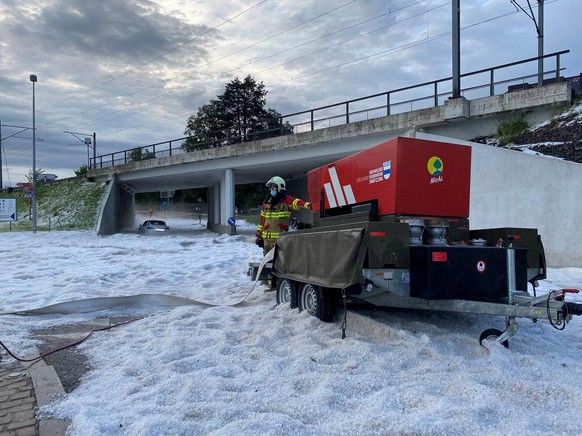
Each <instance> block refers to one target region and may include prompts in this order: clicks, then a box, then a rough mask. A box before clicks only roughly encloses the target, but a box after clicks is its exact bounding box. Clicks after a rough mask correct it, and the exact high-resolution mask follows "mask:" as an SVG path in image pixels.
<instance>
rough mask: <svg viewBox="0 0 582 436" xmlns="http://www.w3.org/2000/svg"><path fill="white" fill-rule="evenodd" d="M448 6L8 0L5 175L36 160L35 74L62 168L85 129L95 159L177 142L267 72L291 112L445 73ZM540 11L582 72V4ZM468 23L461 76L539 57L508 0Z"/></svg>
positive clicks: (45, 163)
mask: <svg viewBox="0 0 582 436" xmlns="http://www.w3.org/2000/svg"><path fill="white" fill-rule="evenodd" d="M517 3H518V4H519V5H521V6H522V7H524V8H525V9H526V10H528V12H529V8H528V1H527V0H518V1H517ZM530 3H531V4H532V6H533V7H534V9H533V12H534V16H535V17H537V1H536V0H530ZM451 9H452V8H451V2H450V0H421V1H417V0H327V1H325V2H321V1H314V0H293V1H291V0H279V1H277V0H252V1H250V0H245V1H243V0H212V1H211V0H198V1H187V0H121V1H120V0H100V1H98V2H97V1H86V0H37V1H32V2H22V1H19V0H0V89H1V92H2V94H1V100H0V101H1V103H0V122H1V123H2V132H1V135H2V138H3V139H4V141H3V142H2V148H3V150H2V177H3V185H4V186H7V185H15V184H16V183H17V182H22V181H25V174H26V173H27V172H28V171H30V169H31V168H32V132H31V130H30V127H32V83H31V82H30V80H29V76H30V74H35V75H37V77H38V82H37V83H36V85H35V102H36V127H37V134H36V138H37V143H36V165H37V167H40V168H42V169H43V170H44V171H45V173H54V174H56V175H58V176H59V177H60V178H63V177H68V176H72V175H73V174H74V173H73V170H74V169H77V168H79V167H80V166H81V165H84V164H86V163H87V154H88V150H87V147H86V145H85V144H84V143H83V139H84V138H85V136H88V135H87V134H92V133H93V132H95V133H96V137H97V154H98V155H101V154H106V153H111V152H114V151H121V150H126V149H131V148H133V147H136V146H140V145H147V144H152V143H156V142H162V141H167V140H171V139H177V138H181V137H183V136H184V135H183V131H184V128H185V125H186V120H187V118H188V116H189V115H191V114H193V113H196V112H197V110H198V108H199V107H200V106H201V105H203V104H205V103H207V102H208V101H209V100H210V99H212V98H215V97H216V95H217V94H221V93H222V92H223V90H224V85H225V84H226V83H227V82H229V81H231V80H233V79H234V78H236V77H239V78H241V79H242V78H244V77H245V76H247V75H249V74H250V75H252V76H253V77H254V78H255V79H256V80H257V81H259V82H263V83H264V84H265V86H266V89H267V90H268V91H269V93H268V95H267V106H268V107H271V108H274V109H276V110H277V111H279V112H280V113H281V114H283V115H285V114H289V113H292V112H295V111H300V110H304V109H310V108H314V107H318V106H322V105H326V104H330V103H334V102H340V101H344V100H348V99H352V98H357V97H362V96H365V95H369V94H374V93H378V92H383V91H388V90H391V89H395V88H399V87H403V86H408V85H413V84H417V83H421V82H425V81H430V80H435V79H441V78H445V77H448V76H450V75H451V35H450V32H451V15H452V13H451ZM544 10H545V17H544V29H545V32H544V33H545V53H552V52H556V51H560V50H567V49H569V50H571V52H570V53H569V54H567V55H565V56H563V57H562V61H561V63H562V65H561V66H562V67H564V68H566V70H565V71H564V72H563V75H564V76H567V77H569V76H574V75H577V74H580V73H582V55H581V53H580V50H581V49H580V47H579V41H580V40H581V37H582V31H581V30H580V25H579V17H580V14H579V11H580V0H545V3H544ZM461 27H462V30H461V72H462V73H465V72H470V71H474V70H478V69H482V68H487V67H491V66H495V65H500V64H504V63H509V62H513V61H518V60H521V59H525V58H529V57H533V56H537V49H538V45H537V34H536V31H535V25H534V22H533V21H532V20H531V19H530V18H529V17H528V16H527V15H526V14H525V13H524V12H523V11H521V10H518V8H517V7H516V6H515V5H513V4H512V2H511V1H510V0H461ZM553 66H554V65H553V64H550V63H547V64H546V69H551V68H553ZM536 71H537V66H536V64H535V63H532V64H530V70H529V71H527V73H535V72H536ZM533 81H534V82H535V79H533ZM14 126H20V127H14ZM23 128H28V129H27V130H24V129H23ZM21 130H24V131H22V132H21ZM65 132H74V133H78V134H80V135H77V137H76V136H74V135H72V134H71V133H65ZM91 153H92V152H91Z"/></svg>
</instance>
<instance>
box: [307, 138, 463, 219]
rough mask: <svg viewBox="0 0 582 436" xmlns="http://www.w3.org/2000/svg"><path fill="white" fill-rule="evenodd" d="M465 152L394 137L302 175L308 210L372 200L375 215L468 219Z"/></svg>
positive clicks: (450, 145) (351, 204)
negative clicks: (306, 188) (304, 175)
mask: <svg viewBox="0 0 582 436" xmlns="http://www.w3.org/2000/svg"><path fill="white" fill-rule="evenodd" d="M470 182H471V147H468V146H464V145H457V144H449V143H444V142H435V141H427V140H423V139H414V138H403V137H397V138H394V139H391V140H389V141H386V142H383V143H382V144H379V145H376V146H374V147H371V148H368V149H366V150H363V151H361V152H359V153H356V154H353V155H351V156H348V157H346V158H343V159H340V160H338V161H336V162H333V163H331V164H328V165H324V166H322V167H319V168H316V169H314V170H312V171H310V172H309V174H308V182H307V183H308V189H309V196H310V197H311V201H312V206H313V209H314V210H319V209H320V196H321V192H322V191H323V193H324V198H325V200H324V201H325V203H324V204H325V209H333V208H336V207H342V206H348V205H349V206H353V205H356V204H362V203H367V202H369V201H372V200H375V199H377V200H378V215H379V216H383V215H392V214H399V215H416V216H433V217H459V218H468V217H469V195H470Z"/></svg>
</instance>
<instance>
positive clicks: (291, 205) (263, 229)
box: [257, 195, 311, 239]
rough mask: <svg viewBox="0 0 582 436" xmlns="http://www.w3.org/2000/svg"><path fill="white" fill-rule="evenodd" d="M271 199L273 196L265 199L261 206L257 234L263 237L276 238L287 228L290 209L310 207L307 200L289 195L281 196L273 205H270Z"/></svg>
mask: <svg viewBox="0 0 582 436" xmlns="http://www.w3.org/2000/svg"><path fill="white" fill-rule="evenodd" d="M273 199H274V197H271V198H269V199H268V200H265V201H264V202H263V207H262V208H261V218H260V220H259V226H258V227H257V236H262V237H263V238H264V239H277V238H278V237H279V234H280V233H281V232H286V231H287V230H289V218H290V217H291V211H293V210H299V209H311V204H310V203H309V202H308V201H303V200H301V199H299V198H295V197H292V196H290V195H285V196H283V197H282V198H281V199H280V200H279V201H278V202H277V203H276V204H275V205H272V201H273Z"/></svg>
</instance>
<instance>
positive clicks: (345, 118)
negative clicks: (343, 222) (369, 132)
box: [90, 50, 570, 169]
mask: <svg viewBox="0 0 582 436" xmlns="http://www.w3.org/2000/svg"><path fill="white" fill-rule="evenodd" d="M569 52H570V50H562V51H559V52H555V53H550V54H547V55H544V56H541V57H542V58H543V59H550V58H552V59H554V62H555V67H554V68H553V69H550V70H547V71H544V73H543V74H544V77H546V76H549V77H550V78H548V79H544V83H548V82H558V81H560V80H563V79H562V78H561V77H560V72H561V71H563V70H564V68H561V66H560V57H561V56H562V55H564V54H567V53H569ZM539 58H540V57H539V56H536V57H532V58H528V59H523V60H520V61H516V62H511V63H508V64H502V65H497V66H494V67H490V68H484V69H481V70H477V71H472V72H469V73H465V74H461V76H460V78H461V81H462V82H465V83H466V84H465V86H463V83H461V94H462V95H463V96H465V97H466V96H467V95H469V94H475V96H473V95H472V98H478V97H485V96H493V95H495V92H496V91H497V90H498V89H499V88H500V87H501V86H504V87H505V86H506V85H507V89H506V90H505V91H504V92H508V91H510V90H511V88H519V87H520V86H521V87H523V88H525V87H526V86H527V87H530V85H529V84H528V82H527V80H529V79H532V78H534V77H537V61H538V59H539ZM532 62H536V73H535V74H523V73H521V74H519V73H514V74H518V75H512V73H510V71H511V69H513V68H517V69H518V70H519V69H520V68H521V67H523V66H524V65H525V64H528V63H532ZM503 75H507V77H499V76H503ZM483 76H486V77H487V79H486V80H483V79H482V77H483ZM452 80H453V78H452V77H446V78H443V79H438V80H432V81H429V82H424V83H420V84H417V85H411V86H406V87H403V88H398V89H393V90H390V91H386V92H381V93H378V94H373V95H368V96H365V97H360V98H357V99H353V100H348V101H343V102H340V103H334V104H330V105H326V106H321V107H318V108H315V109H309V110H305V111H300V112H295V113H292V114H288V115H284V116H282V117H281V118H280V127H279V128H276V129H270V130H260V129H258V128H257V125H254V126H253V125H250V126H231V127H230V128H229V129H228V130H229V132H236V131H241V130H246V129H247V128H248V129H249V132H248V133H245V134H244V135H242V136H241V135H232V134H231V133H229V135H228V136H227V137H225V138H224V139H222V140H206V139H205V138H200V139H199V140H197V141H196V144H197V146H199V147H200V148H214V147H220V146H222V145H225V144H223V143H224V142H226V144H228V145H230V144H233V143H243V142H249V141H254V140H257V139H260V138H261V137H273V136H280V135H281V134H285V133H286V132H290V130H289V129H292V133H294V134H295V133H301V132H307V131H313V130H317V129H322V128H328V127H333V126H338V125H343V124H349V123H351V122H356V121H363V120H370V119H374V118H379V117H384V116H387V115H393V114H396V113H403V112H408V111H412V110H417V109H424V108H428V107H436V106H439V104H441V103H444V101H445V99H447V98H449V97H451V96H452ZM510 84H514V85H513V86H510ZM534 86H537V82H536V85H532V86H531V87H534ZM427 89H428V90H429V91H427ZM504 89H505V88H504ZM365 102H367V104H369V105H371V106H369V107H368V106H364V107H361V108H358V106H359V105H361V104H362V103H365ZM188 139H196V138H192V137H188V136H186V137H182V138H177V139H172V140H169V141H163V142H157V143H155V144H149V145H145V146H142V147H136V148H132V149H128V150H123V151H118V152H115V153H108V154H105V155H102V156H97V157H95V158H91V159H90V168H91V169H97V168H106V167H111V166H115V165H123V164H126V163H129V162H133V161H139V160H145V159H151V158H157V157H166V156H173V155H177V154H181V153H186V151H185V150H184V149H183V148H182V144H183V143H184V142H185V141H187V140H188Z"/></svg>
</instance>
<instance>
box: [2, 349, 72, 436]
mask: <svg viewBox="0 0 582 436" xmlns="http://www.w3.org/2000/svg"><path fill="white" fill-rule="evenodd" d="M63 392H64V390H63V386H62V384H61V382H60V380H59V378H58V376H57V374H56V372H55V371H54V369H53V367H52V366H48V365H46V364H45V362H44V361H43V360H39V361H36V362H34V363H32V364H26V366H25V365H23V364H20V363H19V362H17V361H15V360H13V359H12V358H11V357H5V358H4V359H3V360H2V361H0V436H37V435H38V436H62V435H64V434H65V431H66V429H67V427H68V426H69V424H70V423H69V422H68V421H61V420H57V419H53V418H42V419H39V418H38V416H37V411H38V407H40V406H43V405H44V404H47V403H48V402H50V401H51V399H52V397H53V396H54V395H57V394H60V393H63Z"/></svg>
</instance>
